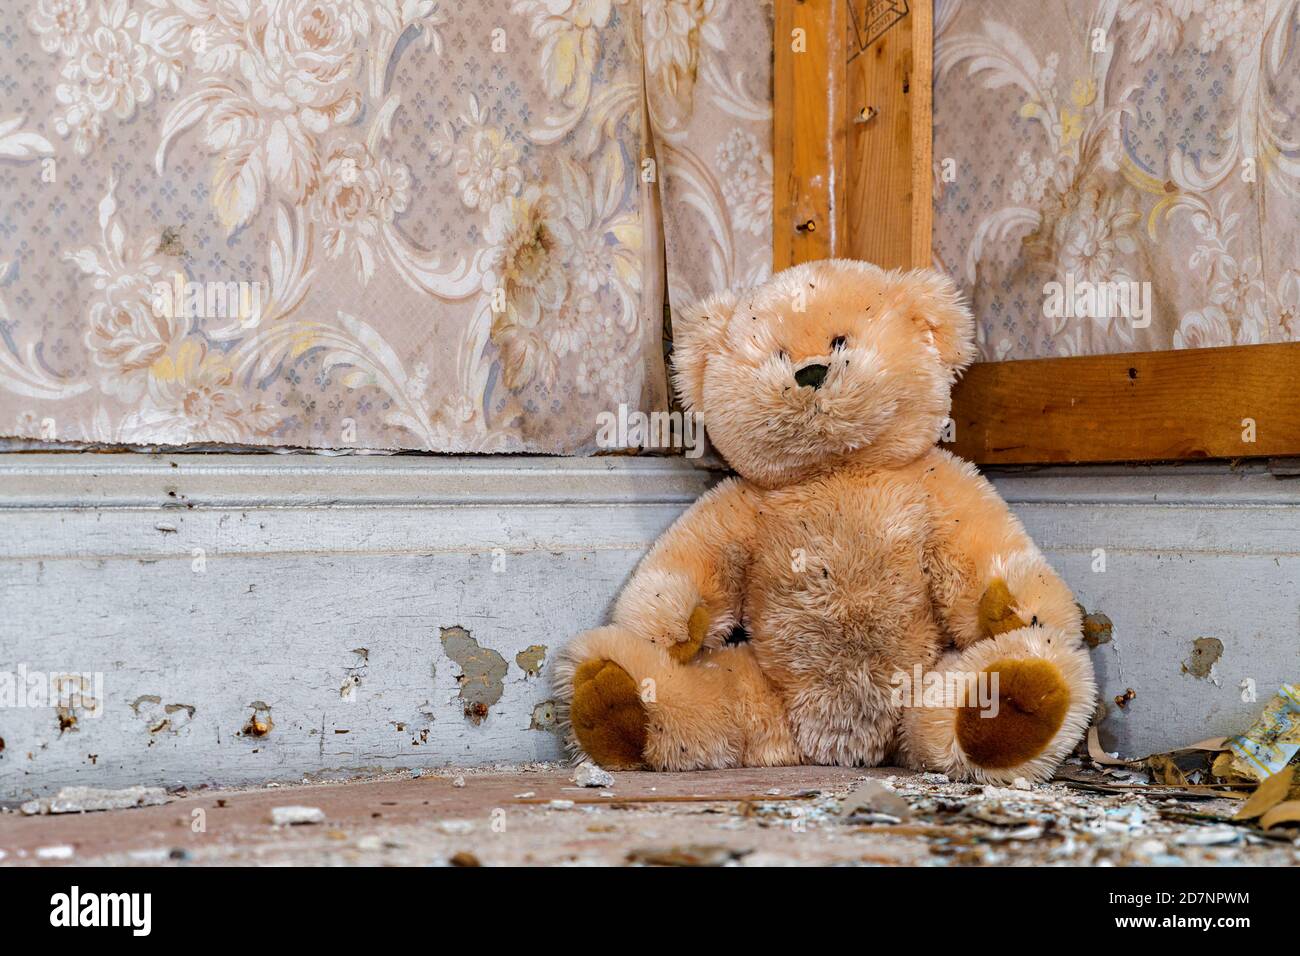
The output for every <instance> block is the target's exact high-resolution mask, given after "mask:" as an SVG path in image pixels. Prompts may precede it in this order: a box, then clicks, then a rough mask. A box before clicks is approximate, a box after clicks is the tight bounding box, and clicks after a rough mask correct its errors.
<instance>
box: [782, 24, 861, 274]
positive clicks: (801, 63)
mask: <svg viewBox="0 0 1300 956" xmlns="http://www.w3.org/2000/svg"><path fill="white" fill-rule="evenodd" d="M845 13H846V10H845V7H844V4H843V0H806V2H796V0H777V3H776V17H775V27H774V37H773V41H774V42H773V49H774V63H773V117H772V143H773V146H772V162H773V189H774V201H773V203H772V217H773V222H772V226H773V228H772V268H773V269H774V270H779V269H784V268H787V267H788V266H792V265H796V264H798V263H800V262H807V261H809V260H812V259H825V258H829V257H832V256H836V255H844V254H845V246H844V234H845V226H846V223H845V219H844V188H845V181H844V177H843V176H842V175H840V173H841V172H842V171H843V169H844V135H845V134H844V116H843V113H844V108H843V105H842V104H843V102H844V76H845V56H846V53H845V29H846V28H845ZM797 30H802V31H803V33H802V44H803V50H802V52H796V50H795V49H794V46H795V43H794V36H795V31H797Z"/></svg>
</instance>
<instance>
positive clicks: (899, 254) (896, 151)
mask: <svg viewBox="0 0 1300 956" xmlns="http://www.w3.org/2000/svg"><path fill="white" fill-rule="evenodd" d="M849 5H850V6H851V10H850V17H849V20H850V23H849V30H850V35H849V43H850V45H851V46H850V56H851V57H852V59H851V60H850V62H849V64H848V77H847V80H848V99H847V101H846V102H845V110H846V113H845V119H846V122H847V129H848V149H847V160H848V168H847V170H846V174H847V179H848V183H847V190H848V198H847V201H848V209H847V211H846V216H847V221H848V230H849V234H848V242H847V244H846V246H845V251H846V253H847V254H848V255H850V256H852V257H854V258H857V259H865V260H867V261H868V262H874V263H876V264H877V265H880V266H884V267H886V268H895V267H898V268H909V267H912V266H917V265H928V264H929V262H930V232H929V226H928V223H929V218H930V215H931V214H930V125H931V123H932V114H931V109H930V102H931V98H930V82H931V79H930V64H931V62H932V55H931V50H930V43H931V36H932V27H931V17H932V16H933V12H932V10H931V9H930V6H929V5H928V4H926V3H916V2H913V3H911V4H910V10H909V11H908V12H907V13H906V14H904V15H903V16H902V17H901V19H898V20H896V21H895V22H894V23H893V24H892V25H891V26H888V27H887V28H886V29H885V30H884V32H883V33H880V34H879V35H878V36H875V37H874V38H872V39H871V42H870V44H869V45H868V46H866V47H865V48H862V46H861V43H862V42H863V41H864V39H865V38H864V37H863V35H862V33H861V30H862V28H863V25H864V21H866V20H867V18H868V17H869V16H870V15H871V13H870V11H872V10H873V9H875V10H877V11H878V9H879V4H878V3H876V4H873V3H871V2H869V0H849ZM895 6H896V8H897V9H899V10H901V9H902V6H903V5H902V4H901V3H896V5H895ZM886 22H888V21H886ZM863 110H867V111H868V113H869V114H871V115H872V117H873V118H871V119H869V120H867V121H866V122H861V121H858V119H857V117H860V116H861V114H862V111H863ZM922 207H924V209H922Z"/></svg>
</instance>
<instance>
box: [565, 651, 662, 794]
mask: <svg viewBox="0 0 1300 956" xmlns="http://www.w3.org/2000/svg"><path fill="white" fill-rule="evenodd" d="M569 719H570V721H571V722H572V724H573V733H574V735H575V736H576V737H577V738H578V744H579V745H580V746H581V747H582V749H583V750H584V751H586V753H587V756H588V757H590V758H591V759H592V760H594V761H595V762H596V763H598V764H600V765H601V766H602V767H605V768H607V769H610V770H635V769H637V768H638V767H641V766H643V760H642V756H641V755H642V753H644V751H645V743H646V710H645V705H644V704H642V703H641V696H640V695H639V694H638V693H637V686H636V683H635V682H634V681H633V680H632V678H631V676H630V675H629V674H628V672H627V671H625V670H623V668H621V667H619V666H618V665H617V664H615V663H614V662H613V661H587V662H585V663H584V664H581V665H580V666H579V667H578V670H577V672H576V673H575V674H574V675H573V703H572V705H571V706H570V707H569Z"/></svg>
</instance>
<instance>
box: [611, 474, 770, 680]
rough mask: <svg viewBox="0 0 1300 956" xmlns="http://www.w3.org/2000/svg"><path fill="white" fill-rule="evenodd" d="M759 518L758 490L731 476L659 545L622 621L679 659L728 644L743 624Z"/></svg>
mask: <svg viewBox="0 0 1300 956" xmlns="http://www.w3.org/2000/svg"><path fill="white" fill-rule="evenodd" d="M756 516H757V504H756V502H755V499H754V494H753V492H752V491H751V490H750V489H748V488H747V487H746V486H745V485H744V484H743V483H742V482H740V481H738V480H736V479H729V480H728V481H725V482H723V483H722V484H720V485H718V486H717V487H716V488H714V489H713V490H712V491H711V492H709V493H708V494H707V495H705V496H704V497H703V498H701V499H700V500H699V501H697V502H696V503H695V504H694V505H693V506H692V507H691V508H690V509H689V510H688V511H687V512H686V513H685V514H684V515H682V517H681V518H679V519H678V520H677V522H676V523H675V524H674V525H673V526H672V527H671V528H669V529H668V531H667V532H665V533H664V535H663V537H662V538H660V539H659V541H657V542H656V543H655V546H654V547H653V548H652V549H651V551H650V553H649V554H648V555H646V557H645V559H644V560H643V561H642V562H641V564H640V565H639V566H638V567H637V569H636V572H635V573H634V574H633V575H632V578H631V580H630V581H629V582H628V584H627V586H626V587H625V588H624V589H623V591H622V593H621V594H620V595H619V598H618V601H617V603H616V604H615V607H614V614H613V620H614V623H615V624H616V625H618V626H620V627H622V628H624V629H625V630H627V631H629V632H631V633H633V634H636V635H638V636H640V637H641V638H643V639H645V640H648V641H649V642H651V643H653V644H657V645H660V646H662V647H664V648H665V649H666V650H667V651H668V653H669V654H670V655H671V656H672V657H673V659H674V660H677V661H678V662H679V663H686V662H687V661H689V660H691V659H693V658H694V657H695V655H696V654H697V653H698V652H699V650H700V648H701V647H703V646H705V644H706V642H707V643H708V644H709V645H710V646H711V645H713V644H716V643H720V642H721V640H722V638H723V637H725V636H726V635H727V634H728V633H729V632H730V631H731V629H732V628H733V627H735V625H736V624H737V623H739V621H740V614H741V605H742V603H743V599H744V578H745V567H746V565H747V563H748V557H747V555H748V553H749V547H748V542H749V540H750V539H751V536H752V533H753V529H754V524H755V520H756Z"/></svg>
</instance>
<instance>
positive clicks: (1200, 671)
mask: <svg viewBox="0 0 1300 956" xmlns="http://www.w3.org/2000/svg"><path fill="white" fill-rule="evenodd" d="M1222 656H1223V641H1221V640H1219V639H1218V638H1217V637H1198V638H1197V639H1196V640H1194V641H1192V653H1191V655H1190V656H1189V657H1188V658H1187V660H1185V661H1183V673H1184V674H1189V675H1191V676H1192V677H1195V678H1196V679H1197V680H1209V681H1213V682H1214V683H1218V681H1216V680H1215V675H1214V665H1215V664H1217V663H1218V662H1219V658H1221V657H1222Z"/></svg>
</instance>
